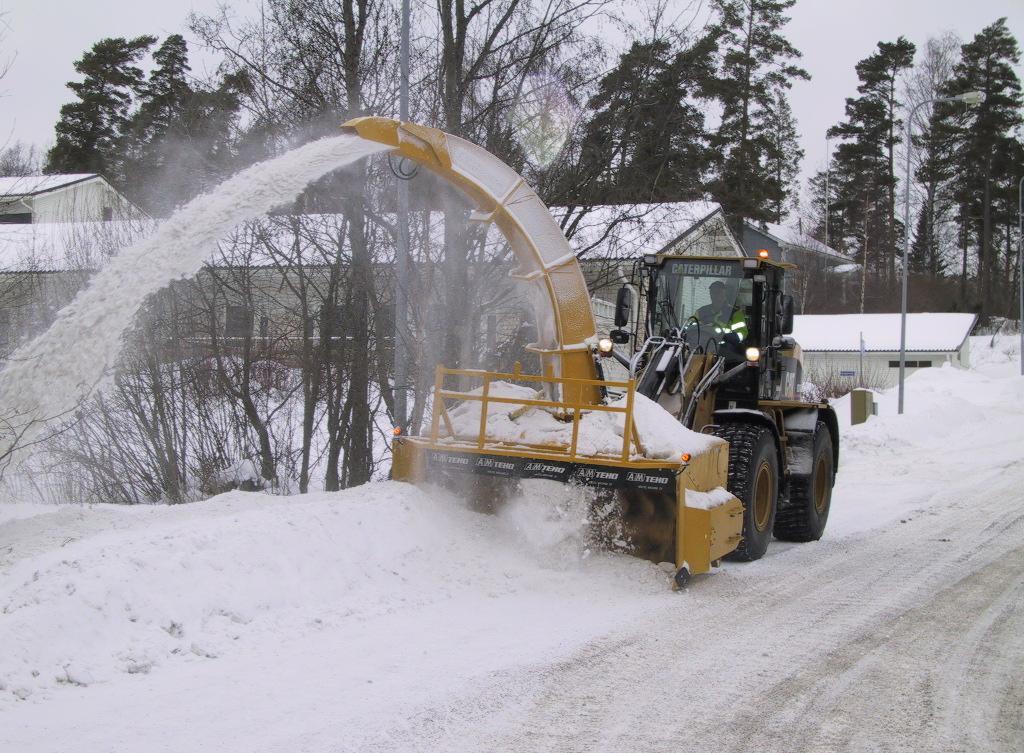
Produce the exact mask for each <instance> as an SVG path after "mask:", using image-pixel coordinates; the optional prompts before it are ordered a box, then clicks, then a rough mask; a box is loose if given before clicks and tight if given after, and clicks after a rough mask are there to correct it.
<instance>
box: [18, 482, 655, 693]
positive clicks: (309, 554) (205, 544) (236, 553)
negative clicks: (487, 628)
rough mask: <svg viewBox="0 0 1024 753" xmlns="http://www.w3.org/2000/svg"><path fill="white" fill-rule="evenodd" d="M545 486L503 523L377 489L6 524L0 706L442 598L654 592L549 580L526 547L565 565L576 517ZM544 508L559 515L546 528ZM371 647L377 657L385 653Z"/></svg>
mask: <svg viewBox="0 0 1024 753" xmlns="http://www.w3.org/2000/svg"><path fill="white" fill-rule="evenodd" d="M555 487H556V488H554V489H552V488H547V489H546V490H545V491H544V495H543V500H544V502H546V503H547V504H548V507H549V508H550V509H547V510H544V511H541V510H539V509H536V506H534V508H533V509H530V510H527V509H518V510H516V511H514V512H513V513H512V514H511V517H510V518H508V519H507V520H502V519H496V518H494V517H492V516H484V515H479V514H476V513H472V512H470V511H469V510H467V509H465V508H464V507H462V506H461V505H460V504H459V503H458V502H456V501H453V500H452V499H451V498H450V497H448V496H446V495H440V494H434V493H432V492H430V491H424V490H421V489H417V488H415V487H413V486H411V485H407V484H401V483H391V482H388V483H378V484H368V485H365V486H362V487H359V488H355V489H351V490H348V491H347V492H342V493H336V494H327V493H323V494H316V495H308V496H305V497H283V498H282V497H277V498H274V497H268V496H265V495H260V494H246V493H243V492H231V493H228V494H225V495H221V496H219V497H215V498H213V499H211V500H207V501H206V502H202V503H195V504H192V505H181V506H173V507H163V506H160V507H156V506H154V507H147V508H134V509H133V508H119V507H116V506H110V505H100V506H95V507H93V508H90V509H76V510H69V511H67V512H64V511H60V512H58V513H55V515H56V516H58V517H59V518H60V519H56V518H53V516H51V519H50V520H49V521H47V525H46V526H45V528H43V527H39V526H37V527H36V528H31V527H29V526H26V525H25V523H27V522H31V521H24V520H23V521H9V522H8V523H6V524H3V525H0V541H4V540H11V541H14V542H15V545H16V546H21V545H23V544H24V545H25V546H28V548H29V549H32V550H33V551H31V552H30V554H29V555H28V556H23V557H21V559H20V560H18V559H15V560H14V564H12V565H11V566H10V567H9V568H4V567H3V566H2V563H3V561H4V560H3V559H0V575H2V578H0V614H2V615H3V616H2V619H0V646H3V651H2V652H0V709H2V708H3V706H4V705H5V704H8V703H14V702H17V699H29V698H33V697H36V696H40V694H42V695H41V697H42V698H46V697H47V696H48V694H51V693H52V692H54V691H55V690H56V689H57V688H58V687H59V686H71V687H92V686H94V685H105V684H109V683H114V682H118V681H124V680H127V679H128V678H129V677H132V676H142V675H148V674H150V673H160V672H167V671H172V670H174V668H178V669H177V670H174V671H179V670H181V669H182V668H183V667H188V666H191V665H194V664H196V663H200V664H201V663H203V662H209V661H211V660H214V659H217V658H222V657H227V656H230V655H237V654H238V653H239V652H245V651H254V650H257V649H254V647H259V648H258V651H257V653H259V652H268V651H269V652H273V651H274V650H275V649H274V647H275V646H278V645H280V644H282V643H283V642H291V641H295V640H297V639H299V638H300V637H301V636H303V635H310V634H315V633H320V632H322V631H329V630H336V631H348V632H352V631H355V632H357V633H359V634H360V635H363V633H364V632H366V631H368V632H369V633H370V634H372V633H373V632H374V628H373V627H372V626H373V625H374V624H375V622H379V621H380V620H398V621H399V622H400V623H402V624H405V623H408V624H409V625H410V626H414V625H415V622H416V619H417V617H416V614H417V610H423V609H436V608H441V606H442V605H445V604H450V605H451V606H450V609H449V608H445V609H447V610H448V611H450V612H451V614H450V615H447V616H446V617H445V619H450V620H451V622H452V625H455V624H458V622H459V621H460V619H461V620H462V621H465V615H463V614H462V612H460V610H463V611H464V610H467V609H469V610H470V611H474V612H475V611H479V610H480V609H481V604H480V603H479V602H480V600H481V599H482V600H484V601H485V602H488V601H490V600H495V599H497V600H502V599H508V598H513V597H516V596H517V594H522V595H523V596H524V597H527V596H528V597H529V598H531V599H533V598H535V597H536V596H537V595H538V594H542V593H547V594H548V595H549V596H550V597H551V598H556V599H561V598H563V597H564V596H565V595H567V594H571V593H578V592H583V591H586V592H588V594H590V596H589V597H588V600H589V601H588V603H590V604H597V603H599V602H600V601H601V600H602V598H603V597H602V595H601V594H602V593H604V594H605V596H606V597H607V601H608V603H609V604H615V603H620V602H621V598H622V597H623V596H624V594H626V593H628V592H630V591H636V589H637V588H638V586H639V587H640V591H641V592H647V593H657V592H660V591H661V590H663V589H664V579H663V576H660V575H658V574H657V573H656V570H655V569H654V568H653V566H650V565H648V564H647V563H641V562H639V561H635V560H632V559H626V558H621V557H618V558H615V557H612V556H611V555H605V556H603V557H599V558H596V559H595V558H589V559H588V560H587V561H586V562H583V561H581V560H580V559H579V556H578V553H577V556H576V557H575V558H573V557H571V556H570V557H568V558H567V557H566V556H561V557H560V558H559V560H558V561H559V562H560V563H561V565H560V569H559V573H557V574H556V573H553V572H552V571H550V570H549V569H548V568H549V567H550V562H549V561H548V560H546V559H544V558H538V557H536V556H534V554H532V553H531V552H534V551H537V550H543V549H545V547H555V546H557V547H559V548H560V551H561V552H562V554H563V555H565V553H566V551H567V550H566V546H567V545H569V549H570V550H572V547H573V546H574V544H573V542H574V541H575V538H574V536H575V534H574V533H573V532H574V531H576V530H578V529H579V526H580V523H581V515H580V508H579V507H578V506H574V504H572V503H571V500H570V501H569V502H568V503H567V504H564V505H563V504H561V503H560V502H559V500H558V499H557V495H558V494H559V493H560V490H561V489H563V488H565V487H563V486H562V485H555ZM552 510H554V511H555V512H552ZM559 511H560V512H559ZM551 515H555V517H556V518H561V519H562V523H561V524H556V525H548V524H547V523H546V522H545V521H551V520H553V519H552V518H551ZM69 516H73V517H74V521H72V520H71V518H70V517H69ZM584 517H585V516H584ZM90 519H91V520H92V522H93V523H94V525H93V526H92V529H91V530H89V531H87V532H85V533H83V530H84V529H83V526H86V527H88V526H89V525H90V522H89V521H90ZM39 520H42V518H39ZM19 523H21V527H18V528H13V527H12V526H17V525H19ZM72 523H74V525H72ZM61 528H63V530H61ZM112 528H113V529H115V530H111V529H112ZM538 530H547V533H548V535H549V538H548V540H547V541H545V540H543V539H542V538H541V537H538V536H537V531H538ZM33 531H34V533H33ZM33 535H35V536H46V537H51V538H50V540H49V546H47V547H45V548H41V547H34V546H33V545H31V544H30V543H29V542H28V539H30V538H32V536H33ZM524 540H530V541H531V542H532V544H531V548H525V547H523V545H522V544H523V542H524ZM35 550H39V551H38V552H37V551H35ZM16 554H17V553H16ZM598 560H600V561H598ZM566 563H571V564H572V567H570V568H568V569H567V568H566V567H565V564H566ZM609 567H610V568H611V569H610V570H602V569H603V568H609ZM581 568H582V570H581ZM593 568H596V569H598V570H601V572H599V573H594V572H593ZM5 569H6V572H5V571H4V570H5ZM588 570H590V573H589V574H588V572H587V571H588ZM595 582H600V584H601V585H599V586H597V590H596V591H595V590H594V589H595V585H594V584H595ZM644 584H646V586H647V587H646V588H645V586H644ZM584 586H585V587H584ZM551 594H555V596H551ZM470 602H471V603H472V606H466V605H467V604H468V603H470ZM460 605H461V606H460ZM616 611H617V609H616ZM399 615H402V616H401V617H400V616H399ZM460 615H461V616H460ZM529 615H530V613H529V612H528V611H524V619H526V618H528V617H529ZM530 619H533V618H530ZM538 619H539V618H538ZM410 620H411V621H412V622H409V621H410ZM389 624H390V623H389ZM584 627H585V628H586V632H589V631H591V629H592V628H593V625H592V624H591V625H585V626H584ZM446 629H452V628H451V626H448V627H447V628H446ZM563 638H564V637H561V638H560V637H559V636H558V634H557V631H556V632H555V633H553V635H552V640H554V639H558V640H562V639H563ZM543 643H544V640H541V644H543ZM538 645H540V644H538ZM549 647H550V646H549ZM455 648H457V647H455ZM375 650H376V651H378V652H380V653H379V654H378V655H386V646H378V647H377V648H376V649H375ZM453 650H455V649H453ZM256 661H257V662H258V661H260V660H258V659H257V660H256Z"/></svg>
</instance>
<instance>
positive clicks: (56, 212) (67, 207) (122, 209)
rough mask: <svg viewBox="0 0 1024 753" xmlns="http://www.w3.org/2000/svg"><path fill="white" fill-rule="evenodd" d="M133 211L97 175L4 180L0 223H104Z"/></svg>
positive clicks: (0, 190)
mask: <svg viewBox="0 0 1024 753" xmlns="http://www.w3.org/2000/svg"><path fill="white" fill-rule="evenodd" d="M132 211H134V212H136V213H137V210H134V208H133V207H132V206H131V204H129V202H128V201H127V200H126V199H125V198H124V197H123V196H121V194H119V193H118V192H117V191H116V190H115V189H114V187H113V186H111V185H110V184H109V183H107V181H106V179H105V178H103V177H102V176H100V175H96V174H95V173H72V174H64V175H26V176H15V177H0V224H18V225H27V224H36V223H53V222H103V221H109V220H113V219H123V218H124V217H125V214H126V213H127V212H132Z"/></svg>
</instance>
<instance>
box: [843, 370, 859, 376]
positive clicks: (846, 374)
mask: <svg viewBox="0 0 1024 753" xmlns="http://www.w3.org/2000/svg"><path fill="white" fill-rule="evenodd" d="M839 376H857V372H856V371H845V370H843V371H840V372H839Z"/></svg>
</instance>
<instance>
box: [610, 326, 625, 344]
mask: <svg viewBox="0 0 1024 753" xmlns="http://www.w3.org/2000/svg"><path fill="white" fill-rule="evenodd" d="M608 337H609V338H610V339H611V341H612V342H613V343H615V344H616V345H625V344H626V343H628V342H629V333H628V332H627V331H626V330H624V329H613V330H612V331H611V332H609V333H608Z"/></svg>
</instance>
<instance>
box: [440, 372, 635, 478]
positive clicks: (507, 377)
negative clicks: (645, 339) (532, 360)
mask: <svg viewBox="0 0 1024 753" xmlns="http://www.w3.org/2000/svg"><path fill="white" fill-rule="evenodd" d="M450 376H451V377H465V378H469V379H479V380H481V381H482V383H483V386H482V389H481V391H480V393H479V394H476V393H472V392H462V391H454V390H447V389H445V384H444V383H445V378H446V377H450ZM509 381H511V382H533V383H542V384H557V385H562V387H563V388H564V387H584V386H588V387H605V388H611V389H621V390H625V396H626V404H625V406H612V405H599V404H598V405H595V404H592V403H588V402H581V401H573V400H542V399H540V398H525V397H506V396H504V395H491V394H490V388H491V384H492V383H493V382H509ZM568 391H569V392H571V393H572V394H576V395H580V394H584V393H583V391H582V390H579V389H577V390H568ZM635 396H636V380H635V379H630V380H628V381H625V382H616V381H609V380H603V379H577V378H571V377H556V376H552V375H546V376H542V375H540V374H523V373H522V369H521V367H520V364H519V363H518V362H516V364H515V366H514V369H513V372H512V373H511V374H508V373H501V372H495V371H483V370H480V369H449V368H445V367H444V366H438V367H437V371H436V372H435V375H434V400H433V410H432V412H431V419H430V441H431V443H432V444H434V443H436V442H437V441H438V440H439V439H441V438H442V437H441V436H440V431H441V422H442V421H443V422H444V426H445V430H446V431H447V432H448V436H450V437H452V438H453V439H457V437H456V433H455V429H454V427H453V425H452V421H451V417H450V416H449V415H448V406H447V404H446V401H447V400H468V401H473V402H479V403H481V406H480V426H479V429H478V432H477V437H476V447H477V449H480V450H482V449H484V448H485V447H486V446H487V416H488V413H487V406H488V405H489V404H491V403H500V404H505V405H519V406H524V407H526V406H531V407H538V408H544V409H548V410H556V411H563V412H564V413H571V414H572V439H571V441H570V442H569V444H568V445H565V444H559V445H554V444H532V443H516V445H515V446H517V447H529V448H535V449H540V450H544V451H547V452H554V453H557V454H559V455H565V457H566V459H567V460H569V461H574V460H576V459H577V457H578V456H577V452H576V449H577V442H578V440H579V431H580V417H581V416H582V415H583V413H584V412H588V411H599V412H604V413H624V414H625V423H624V430H623V432H622V451H621V453H619V454H618V455H598V456H597V457H607V458H614V459H618V460H621V461H623V462H626V461H628V460H629V459H630V457H631V456H632V449H633V447H634V446H635V447H636V451H637V453H638V454H641V455H642V454H643V446H642V445H641V444H640V436H639V434H638V433H637V430H636V424H635V423H634V421H633V404H634V402H635ZM499 444H506V443H501V442H499ZM587 457H593V456H587Z"/></svg>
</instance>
